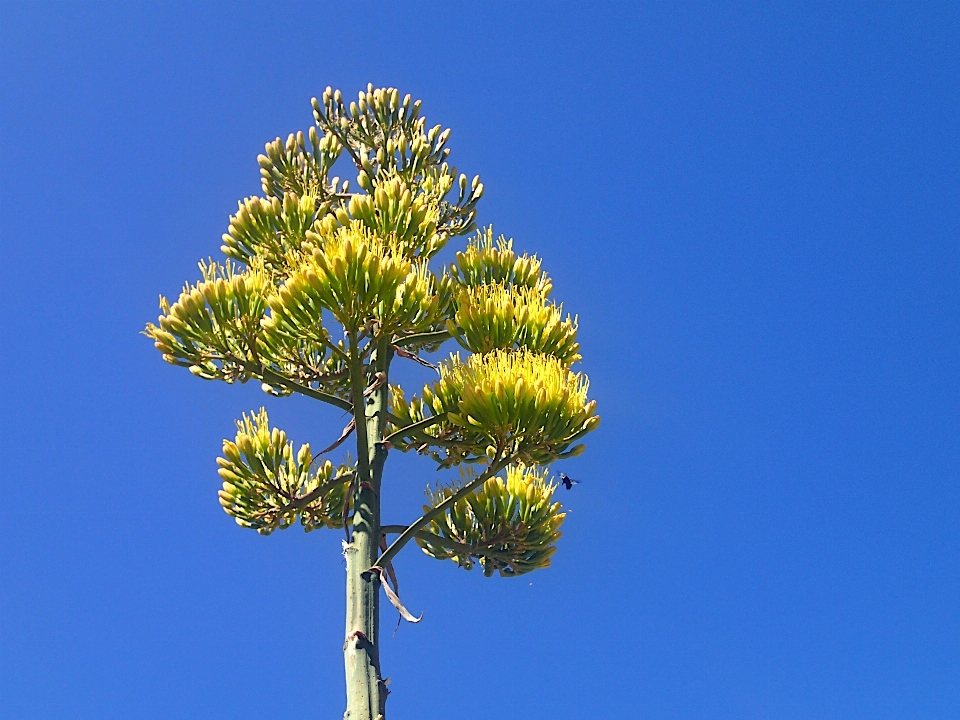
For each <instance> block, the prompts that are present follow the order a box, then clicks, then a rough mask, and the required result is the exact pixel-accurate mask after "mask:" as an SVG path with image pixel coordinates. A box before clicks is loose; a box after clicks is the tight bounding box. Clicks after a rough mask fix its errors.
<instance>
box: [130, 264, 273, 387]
mask: <svg viewBox="0 0 960 720" xmlns="http://www.w3.org/2000/svg"><path fill="white" fill-rule="evenodd" d="M200 269H201V271H202V273H203V277H204V279H203V281H202V282H199V283H197V284H196V285H195V286H190V285H187V286H185V287H184V289H183V292H182V293H180V297H179V298H177V301H176V302H175V303H173V304H172V305H171V304H170V303H169V301H168V300H167V299H166V298H163V297H161V298H160V308H161V310H162V311H163V313H164V314H163V315H161V316H160V318H159V320H158V322H159V327H158V326H156V325H154V324H153V323H150V324H148V325H147V329H146V331H145V332H146V335H147V336H148V337H151V338H153V341H154V345H155V346H156V348H157V349H158V350H159V351H160V352H161V353H162V354H163V359H164V360H166V361H167V362H169V363H171V364H174V365H182V366H185V367H189V368H190V371H191V372H192V373H193V374H194V375H197V376H199V377H202V378H205V379H208V380H210V379H214V378H216V379H222V380H227V381H228V382H232V381H233V380H236V379H243V373H244V370H243V366H242V365H243V362H244V360H245V359H247V358H248V357H249V356H250V354H251V353H252V352H253V350H254V347H255V345H256V337H257V334H258V332H259V330H260V319H261V318H262V317H263V314H264V312H265V310H266V307H267V297H268V295H269V293H270V291H271V289H272V288H271V285H270V282H269V280H268V279H267V276H266V274H265V273H264V272H263V271H262V270H260V269H259V268H257V267H254V268H251V269H250V270H248V271H246V272H240V271H238V270H237V269H236V268H234V267H233V266H232V265H231V264H230V263H228V264H227V265H225V266H221V265H216V264H206V263H201V264H200Z"/></svg>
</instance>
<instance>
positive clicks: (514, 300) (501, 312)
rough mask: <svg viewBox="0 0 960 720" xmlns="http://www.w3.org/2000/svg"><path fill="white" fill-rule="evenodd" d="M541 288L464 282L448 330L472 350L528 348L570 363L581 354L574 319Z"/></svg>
mask: <svg viewBox="0 0 960 720" xmlns="http://www.w3.org/2000/svg"><path fill="white" fill-rule="evenodd" d="M562 312H563V306H558V305H557V304H556V303H552V302H549V301H548V300H547V298H546V294H545V293H544V292H543V290H542V289H540V288H530V287H524V286H516V285H506V284H504V283H499V282H498V283H484V284H481V285H473V286H467V287H465V288H463V289H462V290H461V291H460V293H459V295H458V297H457V310H456V314H455V316H454V319H453V321H452V322H451V321H448V322H447V330H448V331H449V332H450V334H451V335H452V336H453V337H454V338H456V340H457V341H458V342H459V343H460V344H461V345H462V346H463V347H464V348H466V349H467V350H470V351H471V352H479V353H485V352H489V351H491V350H495V349H512V348H526V349H527V350H529V351H531V352H535V353H543V354H545V355H553V356H554V357H556V358H558V359H560V360H561V361H562V362H563V363H564V364H565V365H567V366H569V365H572V364H573V363H575V362H576V361H577V360H579V359H580V352H579V350H580V345H579V343H578V342H577V320H576V318H572V319H571V317H570V315H567V318H566V320H564V319H563V316H562Z"/></svg>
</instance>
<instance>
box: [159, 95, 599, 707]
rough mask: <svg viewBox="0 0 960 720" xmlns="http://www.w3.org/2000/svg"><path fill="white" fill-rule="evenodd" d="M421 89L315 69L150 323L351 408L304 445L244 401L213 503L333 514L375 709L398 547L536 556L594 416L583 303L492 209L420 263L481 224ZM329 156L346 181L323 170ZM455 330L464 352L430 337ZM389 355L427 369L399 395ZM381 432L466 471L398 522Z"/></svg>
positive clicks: (267, 383)
mask: <svg viewBox="0 0 960 720" xmlns="http://www.w3.org/2000/svg"><path fill="white" fill-rule="evenodd" d="M420 107H421V104H420V101H419V100H418V101H416V102H413V101H412V100H411V97H410V96H409V95H407V96H406V97H404V98H403V99H402V100H401V98H400V93H399V92H398V91H397V90H396V89H394V88H378V89H375V88H374V87H373V86H372V85H370V86H368V87H367V89H366V91H365V92H360V93H359V95H358V99H357V100H356V101H353V102H347V101H345V100H344V98H343V95H342V94H341V93H340V91H339V90H337V91H334V90H332V89H330V88H327V90H326V91H325V92H324V93H323V95H322V97H321V99H319V100H317V99H314V100H313V110H314V120H315V125H314V126H313V127H311V128H310V129H309V130H308V132H307V133H305V134H304V133H302V132H300V133H296V134H291V135H290V136H288V137H287V139H286V140H285V141H284V140H281V139H280V138H277V139H276V140H274V141H273V142H270V143H267V145H266V149H265V154H263V155H261V156H259V158H258V162H259V164H260V174H261V181H262V188H263V196H262V197H251V198H246V199H244V200H243V201H242V202H240V203H239V207H238V209H237V212H236V214H235V215H233V216H232V217H231V218H230V219H229V223H228V230H227V232H226V234H224V236H223V244H222V246H221V250H222V252H223V254H224V255H225V256H226V258H225V260H224V261H222V262H214V261H210V262H205V263H201V265H200V279H199V280H198V281H197V282H196V283H195V284H187V285H186V286H185V287H184V289H183V291H182V292H181V293H180V296H179V297H178V298H177V299H176V300H175V301H174V302H170V301H169V300H167V299H166V298H163V297H161V300H160V309H161V313H162V314H161V315H160V318H159V320H158V321H157V323H156V324H153V323H150V324H148V325H147V328H146V331H145V334H146V335H147V336H149V337H150V338H152V339H153V341H154V344H155V346H156V347H157V349H158V350H159V351H160V352H161V354H162V355H163V359H164V360H166V361H167V362H169V363H171V364H173V365H177V366H181V367H186V368H188V369H189V370H190V372H191V373H192V374H194V375H196V376H197V377H200V378H203V379H205V380H221V381H224V382H227V383H235V382H240V383H245V382H248V381H250V380H254V381H256V382H259V383H260V384H261V387H262V389H263V390H264V392H266V393H268V394H270V395H273V396H275V397H285V396H289V395H292V394H295V393H296V394H300V395H303V396H305V397H310V398H313V399H315V400H319V401H320V402H322V403H325V404H328V405H331V406H333V407H335V408H337V409H338V410H340V411H346V412H348V413H349V414H350V416H351V420H350V422H349V423H348V424H347V425H346V427H344V428H343V429H342V430H341V431H340V434H339V436H338V437H336V439H335V440H333V442H332V443H329V440H330V438H326V439H325V440H326V441H325V442H324V443H323V445H328V446H327V447H326V448H325V449H324V450H323V451H321V452H319V453H315V452H314V451H313V450H312V449H311V446H310V444H309V443H306V444H303V445H301V446H299V448H296V447H295V445H294V443H293V441H292V440H290V439H288V437H287V435H286V433H285V432H283V431H282V430H280V429H279V428H275V427H274V428H271V426H270V421H269V418H268V416H267V412H266V410H265V409H260V410H259V411H256V412H253V413H251V414H249V415H246V414H245V415H243V416H242V418H241V420H240V421H239V422H238V423H237V432H236V435H235V437H234V439H233V440H229V439H227V440H224V443H223V456H222V457H220V458H218V460H217V463H218V465H219V474H220V478H221V481H222V488H221V490H220V491H219V498H220V504H221V505H222V507H223V509H224V510H225V511H226V512H227V514H229V515H230V516H232V517H233V518H234V519H235V520H236V522H237V524H238V525H240V526H241V527H246V528H250V529H253V530H256V531H257V532H258V533H260V534H262V535H269V534H271V533H273V532H274V531H276V530H280V529H286V528H290V527H292V526H294V525H296V524H298V523H299V524H300V525H301V526H302V527H303V529H304V530H306V531H308V532H309V531H312V530H315V529H318V528H334V529H340V530H342V531H343V532H344V533H345V536H346V540H345V541H344V543H343V554H344V557H345V559H346V570H347V583H346V626H345V629H346V632H345V638H344V645H343V652H344V669H345V674H346V691H347V692H346V694H347V708H346V713H345V715H344V717H345V718H348V720H377V719H379V720H383V719H384V718H385V717H386V699H387V688H386V685H385V683H384V679H383V675H382V673H381V669H380V652H379V650H380V633H379V623H380V591H381V589H383V590H384V592H385V594H386V596H387V598H388V599H389V601H390V602H391V604H393V605H394V606H395V607H396V608H397V609H398V610H399V612H400V613H401V616H402V617H403V618H406V619H407V620H409V621H412V622H417V621H418V618H415V617H414V616H413V615H412V614H411V613H410V612H409V611H407V609H406V608H404V607H403V604H402V603H401V601H400V598H399V596H398V588H397V586H396V576H395V573H394V570H393V566H392V562H391V561H392V560H393V558H395V557H396V555H397V553H399V552H400V551H402V550H403V548H405V547H407V546H409V545H410V543H411V541H413V542H414V543H415V544H416V545H418V546H419V547H420V548H421V550H422V551H423V552H424V553H425V554H426V555H428V556H430V557H434V558H437V559H442V560H452V561H454V562H455V563H457V565H458V566H460V567H463V568H465V569H467V570H469V569H471V568H472V567H473V566H474V565H475V564H479V565H480V566H481V567H482V568H483V572H484V574H485V575H492V574H494V573H498V574H499V575H501V576H505V577H511V576H516V575H522V574H524V573H528V572H532V571H533V570H537V569H541V568H545V567H547V566H548V565H549V564H550V558H551V556H552V555H553V554H554V552H555V551H556V542H557V540H558V539H559V538H560V535H561V533H560V526H561V524H562V523H563V520H564V517H565V513H564V512H563V509H562V507H561V505H560V503H559V502H557V501H556V499H555V498H554V490H555V489H556V485H555V483H553V482H552V481H551V479H550V475H549V470H548V466H549V465H550V464H551V463H553V462H555V461H557V460H561V459H563V458H566V457H572V456H575V455H578V454H580V453H581V452H582V451H583V449H584V446H583V444H582V443H579V442H578V441H579V440H580V439H581V438H582V437H583V436H584V435H586V434H587V433H588V432H590V431H591V430H593V429H594V428H595V427H596V426H597V424H598V423H599V417H598V416H597V415H596V404H595V403H594V402H593V401H591V400H589V399H588V397H587V391H588V381H587V378H586V376H585V375H584V374H583V373H582V372H579V371H577V370H575V369H574V368H573V365H574V364H576V363H577V362H578V361H579V360H580V346H579V344H578V342H577V339H576V335H577V320H576V318H575V317H573V318H571V316H570V315H567V316H566V317H564V316H563V314H562V307H561V306H560V305H559V304H557V303H555V302H554V301H553V300H552V299H551V297H550V294H551V292H552V289H553V284H552V282H551V280H550V278H549V276H548V275H547V274H546V273H545V272H544V271H543V270H542V268H541V261H540V260H539V259H538V258H537V257H535V256H528V255H519V254H518V253H517V252H516V251H514V249H513V241H512V240H508V239H506V238H504V237H502V236H501V237H499V238H497V239H494V235H493V231H492V229H491V228H487V229H484V230H480V231H477V232H476V234H475V235H474V236H473V237H472V239H470V240H469V241H468V243H467V245H466V247H465V248H464V249H462V250H461V251H459V252H458V253H457V254H456V259H455V262H454V263H452V264H451V265H449V266H447V267H435V266H434V265H433V264H432V263H431V261H433V260H434V259H435V256H436V254H437V253H438V252H439V251H440V250H441V249H442V248H443V247H444V246H445V245H446V244H447V243H448V242H449V241H450V240H451V239H452V238H455V237H459V236H464V235H469V234H470V233H473V232H474V231H475V230H476V222H475V219H476V206H477V202H478V201H479V200H480V198H481V196H482V195H483V184H482V183H481V182H480V179H479V177H474V178H473V180H468V178H467V176H466V175H464V174H458V172H457V170H456V168H454V167H452V166H450V165H449V163H448V162H447V158H448V155H449V153H450V150H449V148H448V147H447V142H448V140H449V137H450V131H449V130H441V126H440V125H436V126H433V127H431V128H428V127H427V124H426V120H425V119H424V118H423V116H422V115H421V114H420ZM341 158H344V159H345V160H346V162H347V163H348V164H352V166H353V171H355V172H356V185H357V187H358V188H359V189H360V190H359V192H351V190H350V182H349V181H348V180H343V181H341V180H340V178H339V177H331V173H332V172H333V169H334V166H335V165H336V164H337V162H338V160H340V159H341ZM448 341H450V342H455V343H456V344H457V345H459V346H460V348H461V351H466V352H467V353H468V354H467V355H466V356H465V357H461V355H460V353H459V352H458V353H456V354H452V355H450V356H449V357H448V358H447V359H446V360H441V361H439V362H436V361H435V360H432V359H430V358H428V357H424V356H425V355H430V354H431V353H435V352H437V351H438V350H439V349H440V347H441V345H443V344H444V343H445V342H448ZM397 359H399V360H410V361H414V362H417V363H419V364H420V365H421V366H423V367H426V368H431V369H432V371H433V372H434V373H435V375H434V377H433V378H432V379H431V381H428V382H427V383H426V384H425V385H424V387H423V389H422V390H421V391H420V392H419V393H414V394H412V395H409V397H408V394H407V393H405V391H404V390H403V388H401V387H399V386H397V385H391V383H390V367H391V363H392V362H393V361H394V360H397ZM425 372H426V371H425ZM331 435H335V428H333V429H332V432H331ZM351 436H352V438H353V440H354V442H355V444H354V445H353V446H352V447H353V452H348V453H347V457H346V458H345V459H344V460H343V461H342V462H340V463H339V464H335V463H334V462H333V461H332V460H331V459H330V458H329V456H330V455H331V453H333V452H334V451H336V450H337V449H338V448H339V447H340V446H341V445H343V444H344V443H345V442H346V441H347V440H348V439H349V438H350V437H351ZM321 447H322V446H321ZM391 450H396V451H400V452H408V451H416V452H417V453H419V454H421V455H425V456H427V457H428V458H430V459H431V460H433V462H434V463H435V464H436V466H437V469H438V470H441V471H446V470H448V469H450V468H454V467H456V468H459V470H460V478H459V479H458V480H454V481H452V482H451V481H449V480H446V481H444V480H441V481H440V482H438V483H436V484H435V485H434V486H433V487H428V489H427V492H426V496H427V503H426V504H425V505H424V506H423V509H422V514H421V515H420V517H419V518H416V519H414V520H412V521H411V522H409V523H408V524H405V525H394V524H387V525H385V524H383V523H382V521H381V517H380V507H381V504H380V502H381V496H382V494H383V492H385V491H388V490H389V484H387V483H385V482H384V467H385V463H386V460H387V457H388V455H389V453H390V451H391ZM351 458H352V459H351ZM388 536H396V537H395V538H394V539H393V541H392V542H391V543H390V544H389V545H388V544H387V538H388Z"/></svg>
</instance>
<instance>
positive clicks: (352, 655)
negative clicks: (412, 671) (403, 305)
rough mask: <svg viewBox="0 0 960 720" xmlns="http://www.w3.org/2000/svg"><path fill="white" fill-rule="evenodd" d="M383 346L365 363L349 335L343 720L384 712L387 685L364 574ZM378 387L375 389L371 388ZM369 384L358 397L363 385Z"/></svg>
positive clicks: (375, 509) (380, 419) (377, 475)
mask: <svg viewBox="0 0 960 720" xmlns="http://www.w3.org/2000/svg"><path fill="white" fill-rule="evenodd" d="M389 368H390V351H389V345H388V344H386V343H385V342H383V341H380V342H379V343H378V344H377V345H376V347H375V349H374V350H373V351H372V352H371V354H370V361H369V363H368V365H367V366H366V367H365V366H364V365H363V364H362V362H361V359H360V350H359V347H358V343H357V339H356V334H355V333H352V334H351V336H350V384H351V397H352V400H353V408H354V411H353V412H354V422H355V423H356V436H357V460H358V461H357V479H356V488H355V490H354V513H353V527H352V532H351V535H350V542H349V543H346V542H345V543H344V547H343V554H344V557H345V558H346V564H347V613H346V615H347V617H346V641H345V642H344V646H343V661H344V668H345V671H346V680H347V711H346V713H345V714H344V718H345V719H346V720H377V718H384V717H385V716H386V709H385V705H386V701H387V688H386V685H384V683H383V678H382V677H381V674H380V581H381V578H380V574H379V573H376V572H370V568H371V567H372V566H373V565H374V564H375V563H376V561H377V556H378V554H379V550H380V532H381V531H380V488H381V482H382V477H383V465H384V461H385V460H386V454H387V451H386V448H385V447H384V446H383V443H382V440H383V437H384V429H385V428H386V408H387V389H388V386H387V382H386V379H387V373H388V372H389ZM378 385H379V387H377V386H378ZM368 387H375V388H376V389H374V390H373V391H372V392H369V393H367V395H366V397H365V396H364V392H365V388H368Z"/></svg>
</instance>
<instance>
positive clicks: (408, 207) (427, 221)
mask: <svg viewBox="0 0 960 720" xmlns="http://www.w3.org/2000/svg"><path fill="white" fill-rule="evenodd" d="M347 211H348V212H349V215H350V218H353V219H356V220H359V221H361V222H362V223H363V224H364V226H365V227H367V228H368V229H369V230H371V231H373V232H375V233H376V234H377V235H378V236H380V237H390V238H392V239H393V243H394V247H395V251H396V252H397V254H399V255H402V256H403V257H406V258H421V259H424V260H429V259H430V258H431V257H433V256H434V255H436V254H437V252H439V251H440V249H441V248H442V247H443V246H444V244H445V243H446V241H447V235H446V234H438V233H437V218H438V217H439V210H438V208H437V205H436V203H435V202H431V201H430V199H429V198H428V197H427V196H426V195H422V194H421V195H414V194H413V193H412V192H411V188H410V186H409V185H408V184H407V183H406V182H404V181H403V180H402V179H401V178H399V177H396V176H393V177H392V178H390V179H389V180H386V179H385V180H381V181H380V184H378V185H377V186H376V188H374V190H373V194H372V195H354V196H353V197H352V198H351V199H350V203H349V205H348V206H347ZM341 212H342V211H341ZM338 216H340V217H342V215H341V213H338ZM344 220H347V222H349V219H348V218H344ZM344 224H347V223H344Z"/></svg>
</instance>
